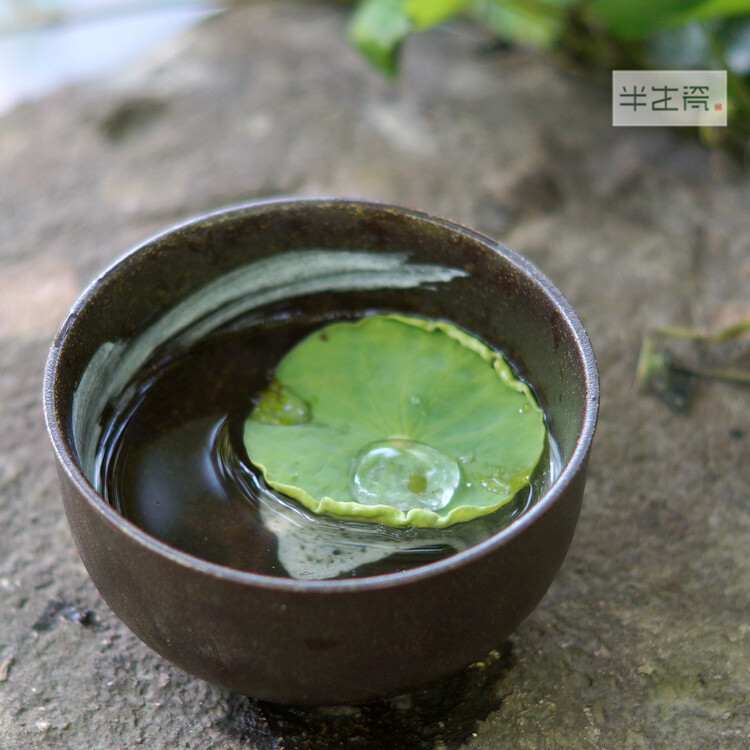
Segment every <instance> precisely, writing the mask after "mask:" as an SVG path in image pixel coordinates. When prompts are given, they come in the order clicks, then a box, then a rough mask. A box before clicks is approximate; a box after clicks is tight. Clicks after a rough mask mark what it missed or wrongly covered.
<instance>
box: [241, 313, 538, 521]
mask: <svg viewBox="0 0 750 750" xmlns="http://www.w3.org/2000/svg"><path fill="white" fill-rule="evenodd" d="M287 402H288V403H287ZM545 439H546V427H545V424H544V418H543V415H542V412H541V410H540V408H539V406H538V405H537V403H536V401H535V399H534V397H533V396H532V394H531V392H530V390H529V388H528V386H527V385H526V384H525V383H522V382H521V381H520V380H518V379H517V378H516V377H515V376H514V375H513V373H512V371H511V369H510V367H509V366H508V364H507V363H506V362H505V360H504V359H503V358H502V356H501V355H500V354H498V353H497V352H494V351H492V350H491V349H489V348H488V347H487V346H485V345H484V344H483V343H482V342H481V341H479V340H478V339H476V338H474V337H473V336H470V335H469V334H467V333H465V332H464V331H462V330H460V329H458V328H456V327H455V326H453V325H451V324H449V323H446V322H443V321H435V320H426V319H423V318H412V317H405V316H401V315H370V316H367V317H365V318H362V319H361V320H359V321H357V322H354V323H350V322H344V323H332V324H330V325H328V326H325V327H324V328H322V329H319V330H318V331H315V332H314V333H313V334H311V335H310V336H309V337H307V338H306V339H304V340H303V341H302V342H300V343H299V344H297V345H296V346H295V347H294V348H293V349H292V350H291V351H289V352H288V353H287V355H286V356H285V357H284V358H283V359H282V361H281V362H280V363H279V366H278V367H277V369H276V373H275V380H274V382H273V383H272V385H271V386H270V387H269V389H268V390H267V391H266V392H264V393H263V394H261V396H260V398H259V400H258V402H257V404H256V406H255V408H254V409H253V411H252V413H251V414H250V416H249V417H248V419H247V420H246V421H245V428H244V441H245V447H246V450H247V454H248V457H249V458H250V460H251V461H252V463H253V464H254V465H255V466H256V467H257V468H258V469H259V470H260V471H261V472H262V473H263V476H264V477H265V479H266V481H267V482H268V484H269V485H270V486H271V487H273V488H274V489H277V490H279V491H280V492H283V493H284V494H286V495H288V496H290V497H293V498H295V499H296V500H298V501H299V502H300V503H302V504H303V505H304V506H306V507H307V508H309V509H310V510H312V511H313V512H315V513H324V514H330V515H335V516H339V517H347V518H350V519H353V520H358V521H370V522H373V523H383V524H386V525H388V526H394V527H396V526H421V527H443V526H447V525H450V524H453V523H456V522H459V521H467V520H469V519H472V518H475V517H477V516H481V515H486V514H488V513H491V512H493V511H495V510H497V509H498V508H500V507H501V506H502V505H504V504H506V503H507V502H509V501H510V500H511V499H512V498H513V497H514V495H515V494H516V492H517V491H518V490H520V489H521V488H523V487H525V486H526V485H527V484H528V483H529V481H530V477H531V473H532V472H533V470H534V467H535V466H536V464H537V462H538V461H539V457H540V455H541V453H542V450H543V448H544V444H545Z"/></svg>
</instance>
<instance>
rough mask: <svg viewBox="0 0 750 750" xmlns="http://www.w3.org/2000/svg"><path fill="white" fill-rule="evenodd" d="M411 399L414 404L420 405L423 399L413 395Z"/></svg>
mask: <svg viewBox="0 0 750 750" xmlns="http://www.w3.org/2000/svg"><path fill="white" fill-rule="evenodd" d="M409 401H411V402H412V404H414V406H419V405H420V404H421V403H422V399H421V398H419V396H411V397H410V398H409Z"/></svg>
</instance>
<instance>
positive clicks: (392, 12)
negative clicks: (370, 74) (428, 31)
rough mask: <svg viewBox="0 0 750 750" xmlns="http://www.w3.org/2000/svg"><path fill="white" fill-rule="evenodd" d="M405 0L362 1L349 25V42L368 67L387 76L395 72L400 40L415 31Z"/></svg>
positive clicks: (393, 74)
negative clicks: (364, 59) (371, 66)
mask: <svg viewBox="0 0 750 750" xmlns="http://www.w3.org/2000/svg"><path fill="white" fill-rule="evenodd" d="M404 2H405V0H364V2H362V3H360V4H359V5H358V6H357V9H356V10H355V11H354V15H353V16H352V19H351V22H350V24H349V40H350V42H351V43H352V44H353V45H354V46H355V47H356V48H357V49H358V50H359V51H360V52H361V53H362V55H364V57H365V58H366V59H367V60H368V61H369V62H370V64H371V65H373V66H374V67H376V68H377V69H378V70H380V71H381V72H383V73H385V74H386V75H388V76H395V75H396V74H397V72H398V56H399V51H400V49H401V43H402V42H403V40H404V39H405V38H406V37H407V36H408V35H409V34H410V33H411V32H412V31H414V30H415V27H414V24H413V23H412V21H411V19H410V18H409V16H408V15H407V13H406V10H405V9H404Z"/></svg>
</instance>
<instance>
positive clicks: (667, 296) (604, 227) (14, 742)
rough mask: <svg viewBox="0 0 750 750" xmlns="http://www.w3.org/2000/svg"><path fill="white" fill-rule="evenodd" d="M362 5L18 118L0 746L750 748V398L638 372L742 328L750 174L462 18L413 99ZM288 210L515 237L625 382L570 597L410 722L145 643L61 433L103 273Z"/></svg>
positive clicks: (324, 8)
mask: <svg viewBox="0 0 750 750" xmlns="http://www.w3.org/2000/svg"><path fill="white" fill-rule="evenodd" d="M347 12H348V11H347V9H346V8H345V7H341V6H338V5H333V4H326V3H319V2H307V3H297V2H291V1H290V0H289V1H288V0H280V1H277V2H270V0H266V1H260V2H255V3H252V4H247V5H244V4H243V5H239V6H237V7H234V8H232V10H230V11H229V12H227V13H225V14H223V15H221V16H218V17H216V18H214V19H212V20H210V21H208V22H206V23H204V24H203V25H202V26H200V27H198V28H197V29H196V30H194V31H191V32H189V33H187V34H185V35H183V36H182V37H180V38H179V39H178V40H176V41H174V42H172V43H170V44H168V45H165V46H164V47H163V48H162V49H160V50H159V51H157V53H155V54H153V55H151V56H150V57H149V58H147V59H146V60H144V61H142V62H141V63H139V64H138V65H135V66H133V67H131V68H130V69H129V70H127V71H125V72H123V73H122V74H119V75H117V76H114V77H110V78H108V79H104V80H100V81H98V82H96V83H90V84H85V85H78V86H74V87H70V88H68V89H65V90H63V91H59V92H57V93H55V94H53V95H51V96H48V97H47V98H45V99H43V100H41V101H38V102H34V103H28V104H24V105H23V106H20V107H18V108H17V109H16V110H14V111H13V112H11V113H10V114H8V115H7V116H5V117H4V118H2V119H0V169H2V172H3V174H5V175H7V178H6V179H5V180H3V181H2V182H0V207H2V216H3V221H2V223H0V296H1V298H2V301H3V317H2V321H1V322H0V343H1V344H2V346H1V347H0V352H1V354H0V356H1V357H2V368H1V369H0V418H1V419H2V424H3V430H2V433H0V524H1V525H2V528H3V534H2V535H0V634H1V635H0V676H1V677H3V678H4V679H3V680H0V695H2V700H0V746H3V747H32V746H35V745H38V743H39V742H42V741H43V742H44V746H45V747H49V748H56V747H59V748H68V747H76V746H81V747H91V748H94V747H115V746H116V747H135V746H139V745H143V746H146V747H152V748H170V750H172V749H177V748H195V747H201V748H231V747H240V746H242V747H254V748H276V747H278V748H286V749H287V750H292V748H302V747H308V748H316V747H319V746H320V747H322V746H325V747H348V746H353V745H352V744H351V743H350V744H349V745H347V742H348V741H349V740H351V741H352V742H353V741H354V740H355V739H356V740H357V742H359V744H358V745H357V746H358V747H363V748H364V747H368V741H369V742H372V741H375V740H373V739H372V738H373V737H375V738H376V740H378V741H382V742H388V743H390V744H389V746H399V742H400V743H401V745H400V746H401V747H415V748H422V747H424V748H432V747H441V748H457V747H459V746H465V747H468V748H475V749H477V750H479V749H481V748H487V749H488V750H489V749H490V748H492V749H494V748H497V747H500V746H502V747H505V746H508V747H519V748H524V747H526V748H555V749H556V750H557V749H561V748H576V750H580V749H581V748H614V747H622V748H636V747H681V748H685V750H688V749H690V748H703V747H716V748H729V749H731V748H738V749H739V748H744V747H746V746H747V744H746V743H747V737H748V729H749V728H750V713H748V702H749V698H750V657H749V654H750V648H749V641H750V628H748V612H749V611H750V602H749V601H748V594H749V590H750V560H749V559H748V555H747V548H748V526H749V525H750V519H749V517H748V514H747V488H748V486H750V462H748V461H747V455H748V442H747V441H748V435H750V408H748V407H749V406H750V394H749V393H748V391H747V390H741V389H738V388H734V387H731V386H728V385H723V384H710V385H708V386H706V387H704V388H702V389H701V392H700V394H699V396H698V398H697V399H696V401H695V403H694V405H693V406H692V408H691V410H689V411H688V412H687V413H686V414H684V415H677V414H673V413H671V412H670V411H669V410H668V409H666V407H664V406H663V405H662V404H661V403H660V402H658V401H656V400H655V399H653V398H652V397H649V396H647V395H642V394H639V393H636V392H635V390H634V388H633V378H634V370H635V363H636V358H637V354H638V348H639V345H640V340H641V336H642V333H643V332H644V330H645V329H647V328H649V327H651V326H654V325H659V324H663V323H682V324H692V325H698V326H709V325H712V324H713V323H714V322H715V321H716V320H722V321H724V322H726V317H727V311H730V310H743V309H747V306H748V292H747V290H748V289H749V288H750V264H749V263H748V255H749V253H748V250H750V214H748V211H747V206H748V205H749V204H750V181H748V178H747V175H746V174H744V173H742V172H741V171H740V169H739V168H738V167H736V166H734V165H732V164H731V163H730V162H727V161H725V160H724V159H723V157H721V156H720V155H718V154H709V153H707V152H706V151H704V150H703V149H702V148H701V147H699V146H698V145H696V144H694V143H693V142H692V141H690V140H689V139H686V138H684V137H681V134H680V133H677V132H672V131H663V130H662V131H658V132H657V131H653V130H646V129H626V128H612V127H611V125H610V122H611V110H610V103H609V100H608V92H607V91H605V90H602V89H600V88H598V87H597V86H596V85H595V84H591V83H588V82H586V81H585V80H580V79H576V78H573V77H571V76H570V75H568V74H565V73H563V72H560V71H559V70H558V69H557V68H555V67H554V66H553V64H552V63H551V62H550V61H548V60H546V59H544V58H542V57H539V56H536V55H534V54H532V53H530V52H525V51H521V50H518V49H510V50H508V49H505V48H492V49H491V48H490V47H488V45H487V37H486V35H484V34H483V33H481V32H479V31H476V30H472V29H470V28H468V27H466V26H464V25H461V24H455V25H453V26H448V27H446V28H443V29H437V30H435V31H432V32H430V33H428V34H425V35H423V36H420V37H417V38H413V39H410V40H408V41H407V43H406V45H405V50H404V53H405V54H404V72H403V76H402V77H401V79H400V80H399V81H397V82H396V83H389V82H387V81H385V80H384V79H382V78H381V77H380V76H379V75H378V74H377V73H375V72H373V71H372V70H370V69H369V68H368V67H367V66H366V65H365V63H364V62H363V61H362V60H360V58H359V57H358V56H357V55H356V54H355V53H354V52H353V51H352V50H350V49H349V47H348V46H347V43H346V39H345V26H346V20H347ZM289 193H297V194H304V195H313V194H327V195H346V196H352V197H367V198H375V199H382V200H386V201H391V202H395V203H403V204H407V205H410V206H413V207H416V208H421V209H423V210H426V211H429V212H433V213H437V214H441V215H444V216H448V217H451V218H453V219H456V220H459V221H463V222H465V223H467V224H469V225H471V226H474V227H476V228H478V229H480V230H483V231H485V232H487V233H489V234H494V235H496V236H498V237H499V238H500V239H502V240H504V241H505V242H507V243H508V244H510V245H511V246H512V247H514V248H515V249H517V250H519V251H520V252H522V253H525V254H527V255H528V257H529V258H530V259H531V260H532V261H534V262H536V263H538V264H539V265H540V266H541V268H542V270H543V271H545V272H546V273H547V274H548V275H549V276H551V277H552V279H553V280H554V281H555V282H556V283H557V284H558V285H559V286H560V288H561V289H562V290H563V292H564V293H565V294H566V295H567V296H568V298H569V299H570V300H571V302H572V303H573V305H574V307H575V308H576V309H577V310H578V311H579V313H580V314H581V317H582V319H583V321H584V324H585V325H586V326H587V328H588V330H589V332H590V334H591V336H592V339H593V343H594V348H595V350H596V352H597V355H598V360H599V364H600V368H601V376H602V388H603V391H602V406H601V417H600V426H599V431H598V435H597V438H596V441H595V448H594V453H593V456H592V460H591V467H590V479H589V484H588V487H587V495H586V501H585V505H584V510H583V514H582V517H581V521H580V525H579V529H578V533H577V536H576V539H575V541H574V544H573V546H572V548H571V551H570V554H569V557H568V560H567V561H566V563H565V565H564V566H563V569H562V570H561V572H560V574H559V575H558V577H557V580H556V582H555V583H554V585H553V587H552V589H551V590H550V592H549V594H548V595H547V597H546V598H545V600H544V601H543V602H542V603H541V605H540V606H539V607H538V608H537V609H536V610H535V611H534V612H533V613H532V614H531V616H530V617H529V618H528V619H527V620H526V622H525V623H524V624H523V625H522V626H521V627H520V628H519V630H518V632H517V633H516V634H515V635H514V636H513V639H512V644H505V645H503V646H502V647H501V648H500V651H499V652H497V653H499V654H500V657H498V659H495V661H493V660H492V658H489V659H488V660H485V662H486V664H485V665H484V666H475V667H474V668H473V669H470V670H467V671H465V672H464V673H462V674H461V675H459V676H457V677H456V678H455V680H454V681H452V682H451V681H448V682H446V683H441V685H438V686H434V687H433V688H430V689H428V690H427V691H426V692H422V693H418V694H414V695H413V696H411V697H409V698H408V699H402V700H401V701H400V702H399V701H397V702H396V703H394V704H392V703H391V702H380V703H378V704H374V705H373V706H370V707H363V708H361V709H360V708H341V709H337V710H335V711H332V710H330V709H329V710H326V711H322V710H312V709H311V710H309V711H300V710H296V711H295V710H292V709H282V708H279V707H275V706H269V705H260V706H259V705H258V704H257V703H254V702H252V701H243V700H242V699H239V698H237V697H236V696H230V695H227V694H225V693H223V692H221V691H219V690H217V689H215V688H213V687H211V686H209V685H207V684H205V683H203V682H201V681H200V680H197V679H195V678H192V677H190V676H188V675H186V674H184V673H183V672H181V671H180V670H178V669H176V668H174V667H172V666H171V665H169V664H167V663H166V662H165V661H163V660H162V659H161V658H160V657H158V656H156V655H155V654H153V653H152V652H150V651H149V650H148V649H147V648H146V647H145V646H144V645H142V644H141V643H140V642H139V641H138V640H137V639H136V638H135V637H134V636H133V635H131V634H130V633H129V632H128V631H127V630H126V629H125V628H124V626H123V625H122V624H121V623H120V622H119V621H118V620H117V618H116V617H114V616H113V615H112V614H111V613H110V612H109V610H108V609H107V606H106V604H105V603H104V602H103V601H102V600H101V598H100V597H99V595H98V593H97V592H96V590H95V589H94V587H93V585H92V584H91V582H90V580H89V579H88V577H87V575H86V572H85V570H84V569H83V566H82V565H81V563H80V561H79V560H78V557H77V554H76V552H75V549H74V546H73V542H72V540H71V537H70V534H69V532H68V530H67V526H66V523H65V520H64V518H63V514H62V507H61V503H60V499H59V495H58V490H57V484H56V476H55V470H54V467H53V463H52V458H51V450H50V447H49V444H48V439H47V437H46V435H45V431H44V426H43V422H42V415H41V407H40V403H39V401H40V399H39V393H40V384H41V374H42V368H43V363H44V358H45V356H46V352H47V349H48V347H49V344H50V341H51V338H52V335H53V333H54V328H55V326H56V324H57V321H59V320H60V319H61V318H62V316H63V315H64V313H65V309H66V308H67V307H68V306H69V304H70V303H72V301H73V299H74V297H75V295H76V293H77V292H78V291H79V290H80V289H82V288H83V286H84V285H85V284H86V283H88V281H89V280H90V279H91V278H93V276H94V275H95V274H96V273H97V272H98V271H99V270H101V269H102V268H103V267H105V266H106V265H108V264H109V263H111V262H112V261H113V260H114V259H115V258H116V257H117V256H118V255H120V254H121V253H122V252H123V251H124V250H125V249H127V248H128V247H129V246H131V245H132V244H134V243H135V242H137V241H139V240H141V239H143V238H144V237H146V236H148V235H149V234H151V233H153V232H155V231H157V230H159V229H161V228H163V227H164V226H166V225H169V224H171V223H175V222H177V221H179V220H182V219H184V218H187V217H188V216H190V215H191V214H194V213H197V212H200V211H205V210H208V209H211V208H214V207H217V206H219V205H222V204H227V203H234V202H238V201H242V200H245V199H249V198H254V197H257V196H266V195H272V194H289ZM488 595H491V594H488ZM50 602H58V603H61V604H62V606H61V607H60V608H59V609H58V610H57V612H56V613H55V614H54V616H53V615H50V616H49V617H50V618H52V619H51V620H50V622H51V623H52V624H51V626H50V627H49V628H45V627H42V628H40V627H39V626H37V627H36V628H35V627H34V625H35V623H39V622H40V618H42V617H43V615H44V613H45V611H47V610H46V607H47V606H48V604H49V603H50ZM54 606H57V605H54ZM66 607H67V609H66ZM65 612H67V613H68V615H69V616H65V614H64V613H65ZM88 613H92V614H91V615H89V614H88ZM93 613H95V614H93ZM87 618H90V622H91V623H96V627H91V626H89V627H86V626H85V624H86V623H85V622H84V620H86V619H87ZM48 619H49V618H48ZM44 622H46V620H44ZM498 646H499V647H500V646H501V644H498ZM493 658H494V657H493ZM497 664H500V665H501V667H497V666H496V665H497ZM493 665H494V666H493ZM480 688H481V689H480ZM461 701H463V702H462V703H461ZM459 703H460V706H459V705H458V704H459ZM243 712H245V713H243ZM424 716H427V717H428V718H429V721H422V720H421V719H420V717H424ZM438 717H442V718H438ZM368 721H370V722H371V723H370V724H368V723H367V722H368ZM383 722H385V724H383ZM440 722H442V725H441V723H440ZM375 724H378V725H379V726H381V728H382V726H385V727H386V728H389V729H388V731H391V734H389V735H388V736H387V737H386V736H385V735H384V734H383V733H382V732H381V733H380V734H377V735H374V734H372V733H373V732H374V731H375V730H374V727H375ZM368 727H369V729H368ZM384 731H385V729H383V732H384ZM368 737H369V738H370V740H368ZM40 738H43V739H40ZM326 742H328V743H329V744H327V745H326V744H325V743H326ZM305 743H306V744H305ZM370 746H371V745H370Z"/></svg>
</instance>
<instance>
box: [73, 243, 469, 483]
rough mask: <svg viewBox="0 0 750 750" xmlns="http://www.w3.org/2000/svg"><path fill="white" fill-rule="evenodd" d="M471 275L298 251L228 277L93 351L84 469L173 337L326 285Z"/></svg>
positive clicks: (395, 257) (80, 432) (188, 336)
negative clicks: (135, 332)
mask: <svg viewBox="0 0 750 750" xmlns="http://www.w3.org/2000/svg"><path fill="white" fill-rule="evenodd" d="M466 275H467V274H466V272H465V271H462V270H460V269H456V268H448V267H445V266H439V265H432V264H410V263H409V262H408V257H407V255H406V254H396V253H388V254H379V253H368V252H355V251H336V250H296V251H291V252H287V253H282V254H280V255H276V256H273V257H271V258H265V259H263V260H260V261H255V262H253V263H249V264H247V265H245V266H242V267H240V268H237V269H236V270H234V271H232V272H231V273H228V274H226V275H224V276H221V277H220V278H218V279H216V280H215V281H213V282H211V283H210V284H207V285H206V286H204V287H202V288H201V289H199V290H197V291H196V292H194V293H193V294H191V295H190V296H189V297H187V298H186V299H184V300H183V301H182V302H180V303H179V304H177V305H175V306H174V307H173V308H172V309H170V310H168V311H167V312H166V313H165V314H164V315H163V316H162V317H161V318H159V319H158V320H157V321H156V322H155V323H153V324H152V325H151V326H149V327H148V328H147V329H146V330H144V331H143V333H141V334H140V335H139V336H138V337H136V338H134V339H132V340H128V341H122V340H121V341H107V342H105V343H103V344H102V345H101V346H100V347H99V349H98V350H97V351H96V353H95V354H94V356H93V357H92V358H91V361H90V362H89V364H88V365H87V366H86V370H85V371H84V373H83V375H82V377H81V380H80V382H79V384H78V387H77V388H76V391H75V394H74V396H73V409H72V419H73V435H74V439H75V444H76V450H77V451H78V455H79V459H80V461H81V468H82V469H83V472H84V474H85V475H86V477H87V478H88V480H89V481H90V482H92V484H94V485H95V486H96V485H97V482H98V477H97V475H98V471H97V469H98V467H97V463H96V455H97V449H98V445H99V440H100V438H101V433H102V429H103V426H102V424H101V415H102V413H103V411H104V409H105V407H106V406H107V405H108V404H110V403H111V404H113V405H114V406H115V408H117V407H118V406H122V405H125V404H127V403H128V401H130V399H131V398H132V395H133V385H132V383H131V381H132V379H133V377H134V376H135V375H136V373H137V372H138V371H139V370H140V369H141V368H142V367H143V365H144V364H145V363H146V362H147V360H148V358H149V357H150V356H151V354H152V353H153V351H154V350H155V349H156V348H158V347H159V346H161V345H162V344H164V343H166V342H167V341H170V340H174V343H175V344H177V345H179V346H183V347H184V346H189V345H190V344H192V343H193V342H194V341H196V340H197V339H199V338H201V337H202V336H205V335H206V334H208V333H210V332H211V331H213V330H215V329H216V328H218V327H219V326H221V325H223V324H224V323H227V322H229V321H231V320H232V319H233V318H235V317H237V316H238V315H240V314H242V313H246V312H249V311H251V310H254V309H257V308H259V307H262V306H264V305H267V304H270V303H272V302H278V301H280V300H283V299H293V298H295V297H299V296H302V295H306V294H312V293H316V292H325V291H354V290H357V289H362V290H365V289H408V288H414V287H418V286H422V285H425V284H434V283H446V282H449V281H451V280H452V279H455V278H457V277H460V276H466ZM129 384H130V385H129ZM128 386H129V387H128Z"/></svg>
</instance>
